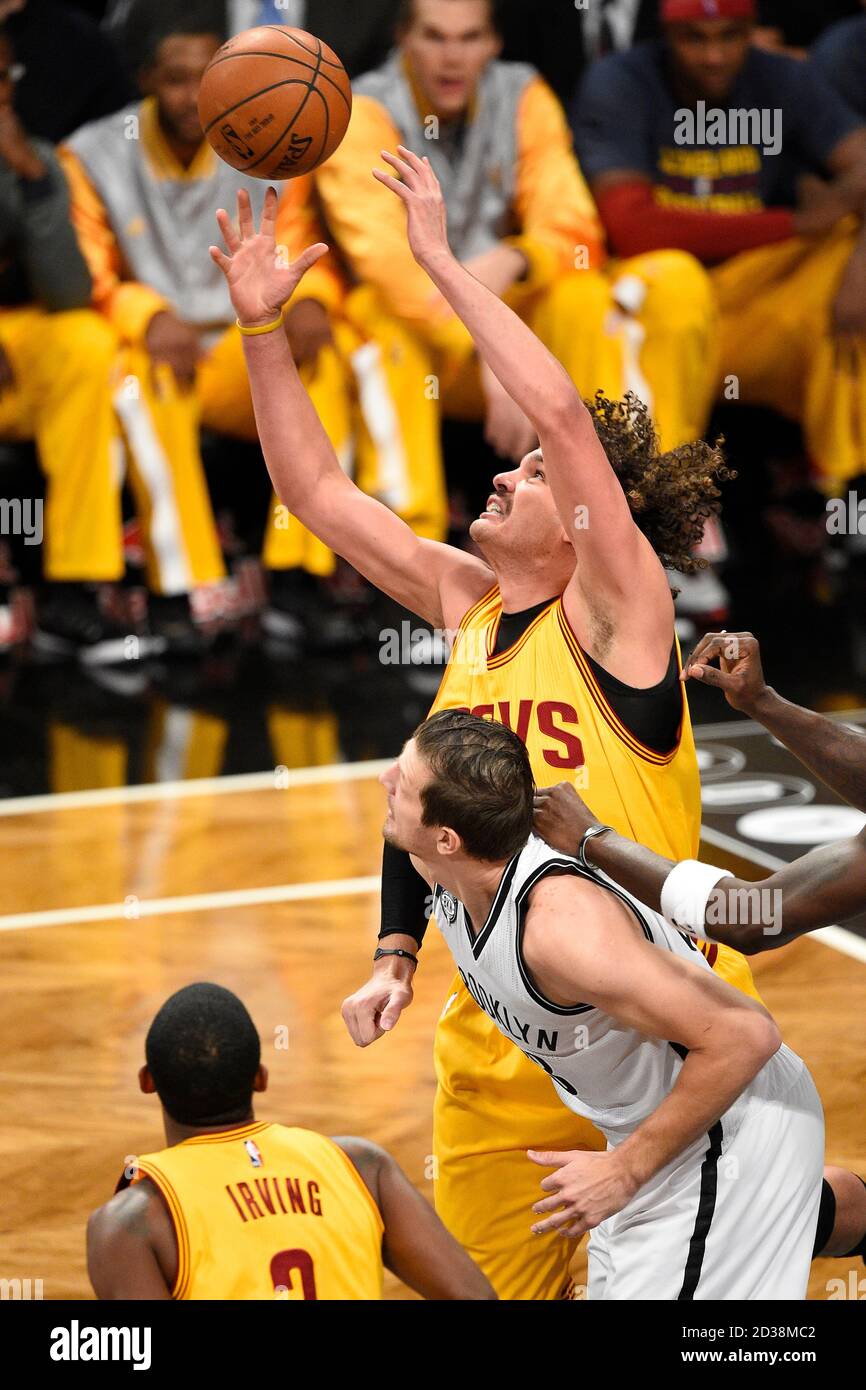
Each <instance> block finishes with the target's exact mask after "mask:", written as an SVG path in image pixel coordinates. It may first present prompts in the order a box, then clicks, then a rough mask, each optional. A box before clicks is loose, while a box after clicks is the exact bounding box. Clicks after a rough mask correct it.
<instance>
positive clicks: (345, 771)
mask: <svg viewBox="0 0 866 1390" xmlns="http://www.w3.org/2000/svg"><path fill="white" fill-rule="evenodd" d="M857 717H859V718H860V719H861V720H862V721H863V722H864V723H866V709H854V710H834V711H833V713H832V718H834V719H854V718H857ZM694 733H695V737H696V738H697V739H701V738H707V739H714V738H730V737H732V736H733V735H734V734H736V735H737V736H738V737H740V736H742V735H743V734H760V733H763V734H766V733H767V730H766V729H765V728H764V726H763V724H756V723H755V722H754V721H753V720H750V719H732V720H730V721H728V722H726V723H719V724H696V725H695V726H694ZM395 756H396V754H395ZM393 761H394V759H393V758H376V759H374V760H371V761H368V762H361V763H327V764H325V766H323V767H298V768H287V769H286V770H285V771H283V772H281V773H280V774H279V781H278V773H277V769H276V768H274V770H273V771H272V772H241V773H237V774H235V775H233V776H230V777H195V778H187V779H184V780H181V781H177V782H144V783H142V784H141V785H140V786H135V787H99V788H96V789H94V790H91V791H80V792H49V793H46V794H45V795H43V796H10V797H6V798H5V799H4V800H0V817H2V816H34V815H39V814H40V813H42V812H46V811H77V810H83V809H85V808H86V807H88V806H123V805H129V804H132V803H133V802H137V801H182V800H185V799H186V797H190V796H228V795H230V794H232V793H234V792H257V791H289V790H291V789H292V788H294V787H315V786H326V785H328V784H329V783H334V782H362V781H364V779H365V778H367V777H371V778H372V777H379V776H381V774H382V773H383V772H384V771H385V770H386V768H389V767H390V766H391V763H392V762H393Z"/></svg>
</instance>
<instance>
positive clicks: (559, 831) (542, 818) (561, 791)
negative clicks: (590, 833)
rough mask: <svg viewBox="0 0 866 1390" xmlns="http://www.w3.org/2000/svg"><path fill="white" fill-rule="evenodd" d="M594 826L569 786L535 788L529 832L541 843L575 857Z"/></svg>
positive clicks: (591, 817) (585, 808)
mask: <svg viewBox="0 0 866 1390" xmlns="http://www.w3.org/2000/svg"><path fill="white" fill-rule="evenodd" d="M598 824H599V821H598V820H596V818H595V816H594V815H593V814H592V811H590V809H589V807H588V806H587V805H586V803H585V802H584V801H582V800H581V798H580V797H579V796H578V794H577V792H576V791H575V789H574V787H573V786H572V785H571V783H570V782H557V784H556V786H555V787H539V789H538V791H537V792H536V793H535V819H534V821H533V829H534V831H535V833H536V835H540V836H541V838H542V840H545V841H546V842H547V844H549V845H553V848H554V849H561V850H562V852H563V853H564V854H577V851H578V848H579V846H580V842H581V840H582V839H583V836H584V834H585V832H586V831H587V830H589V828H590V826H593V825H598Z"/></svg>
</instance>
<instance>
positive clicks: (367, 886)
mask: <svg viewBox="0 0 866 1390" xmlns="http://www.w3.org/2000/svg"><path fill="white" fill-rule="evenodd" d="M381 884H382V879H381V876H380V875H378V874H371V875H369V876H368V877H366V878H338V879H323V880H322V882H320V883H275V884H274V885H273V886H272V887H270V888H240V889H237V890H233V891H229V892H225V893H190V894H188V895H187V896H185V897H177V898H136V897H134V896H130V897H129V898H128V899H127V900H126V902H122V903H97V904H95V905H94V906H92V907H58V908H52V909H50V910H49V911H46V912H16V913H12V914H10V915H9V916H8V917H0V931H25V930H27V929H28V928H30V927H73V926H77V925H80V924H81V923H86V922H124V921H126V922H130V923H134V922H140V921H141V920H142V918H144V917H166V916H168V915H169V914H170V913H186V912H219V911H221V910H224V909H225V908H229V907H261V906H263V905H265V904H267V903H296V902H311V901H315V900H316V899H320V898H350V897H361V896H364V895H365V894H368V893H378V892H379V889H380V887H381Z"/></svg>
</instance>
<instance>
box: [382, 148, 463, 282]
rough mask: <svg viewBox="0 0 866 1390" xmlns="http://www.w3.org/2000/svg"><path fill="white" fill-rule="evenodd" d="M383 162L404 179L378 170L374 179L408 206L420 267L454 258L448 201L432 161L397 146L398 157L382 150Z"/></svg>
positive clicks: (411, 242) (411, 241) (414, 252)
mask: <svg viewBox="0 0 866 1390" xmlns="http://www.w3.org/2000/svg"><path fill="white" fill-rule="evenodd" d="M382 158H383V159H384V161H385V163H386V164H390V166H391V168H392V169H394V170H395V171H396V172H397V173H398V174H399V175H400V178H399V179H395V178H394V177H393V176H392V175H391V174H386V173H383V171H382V170H381V169H374V170H373V177H374V179H378V180H379V183H383V184H384V185H385V187H386V188H390V189H391V191H392V193H396V194H397V197H398V198H401V199H402V201H403V202H404V203H405V204H406V215H407V223H406V231H407V234H408V237H409V245H410V246H411V248H412V255H413V256H414V257H415V259H416V261H417V262H418V264H419V265H421V266H423V265H425V264H426V263H428V262H429V261H430V259H431V257H435V256H436V255H437V254H438V253H442V252H444V253H445V254H446V255H448V256H450V255H451V251H450V249H449V246H448V220H447V215H446V211H445V199H444V198H443V196H442V189H441V187H440V184H439V180H438V179H437V177H436V175H435V174H434V172H433V170H432V168H431V166H430V161H429V159H426V158H425V159H419V157H418V155H417V154H413V153H412V151H411V150H407V148H406V146H405V145H398V146H397V154H389V152H388V151H387V150H382Z"/></svg>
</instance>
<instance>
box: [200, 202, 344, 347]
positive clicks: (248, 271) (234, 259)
mask: <svg viewBox="0 0 866 1390" xmlns="http://www.w3.org/2000/svg"><path fill="white" fill-rule="evenodd" d="M276 212H277V193H276V189H274V188H269V189H268V191H267V193H266V194H265V201H264V206H263V208H262V220H261V225H260V227H259V230H258V231H256V226H255V220H254V218H253V210H252V207H251V205H250V195H249V194H248V193H247V191H246V189H245V188H242V189H240V190H239V192H238V225H237V228H235V226H234V224H233V223H232V220H231V218H230V217H229V215H228V213H227V212H226V211H225V209H224V208H220V209H219V210H218V212H217V215H216V218H217V222H218V223H219V229H220V231H221V232H222V235H223V241H224V242H225V244H226V247H227V249H228V251H229V255H226V254H225V252H224V251H221V250H220V249H219V247H218V246H211V248H210V254H211V257H212V259H213V260H214V261H216V263H217V265H218V266H219V268H220V270H221V271H222V272H223V274H224V275H225V277H226V280H227V281H228V287H229V294H230V295H231V301H232V305H233V307H234V311H235V313H236V314H237V316H238V319H239V321H240V322H241V323H242V324H243V325H244V326H245V327H251V328H252V327H256V326H258V325H259V324H266V323H272V322H273V320H274V319H275V318H276V317H277V315H278V314H279V312H280V310H281V309H282V307H283V305H284V304H285V303H286V301H287V300H288V299H290V298H291V297H292V295H293V294H294V292H295V290H296V289H297V287H298V285H299V284H300V283H301V280H302V279H303V278H304V276H305V275H306V273H307V271H308V270H309V269H310V267H311V266H314V265H315V264H316V261H318V260H321V258H322V256H324V255H325V254H326V253H327V250H328V247H327V246H326V245H325V244H324V242H321V241H319V242H316V244H315V245H314V246H308V247H307V249H306V251H303V252H302V253H301V255H300V256H299V257H298V259H297V260H296V261H289V259H288V256H287V254H286V249H285V247H283V246H277V243H276V238H275V234H274V227H275V221H276Z"/></svg>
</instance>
